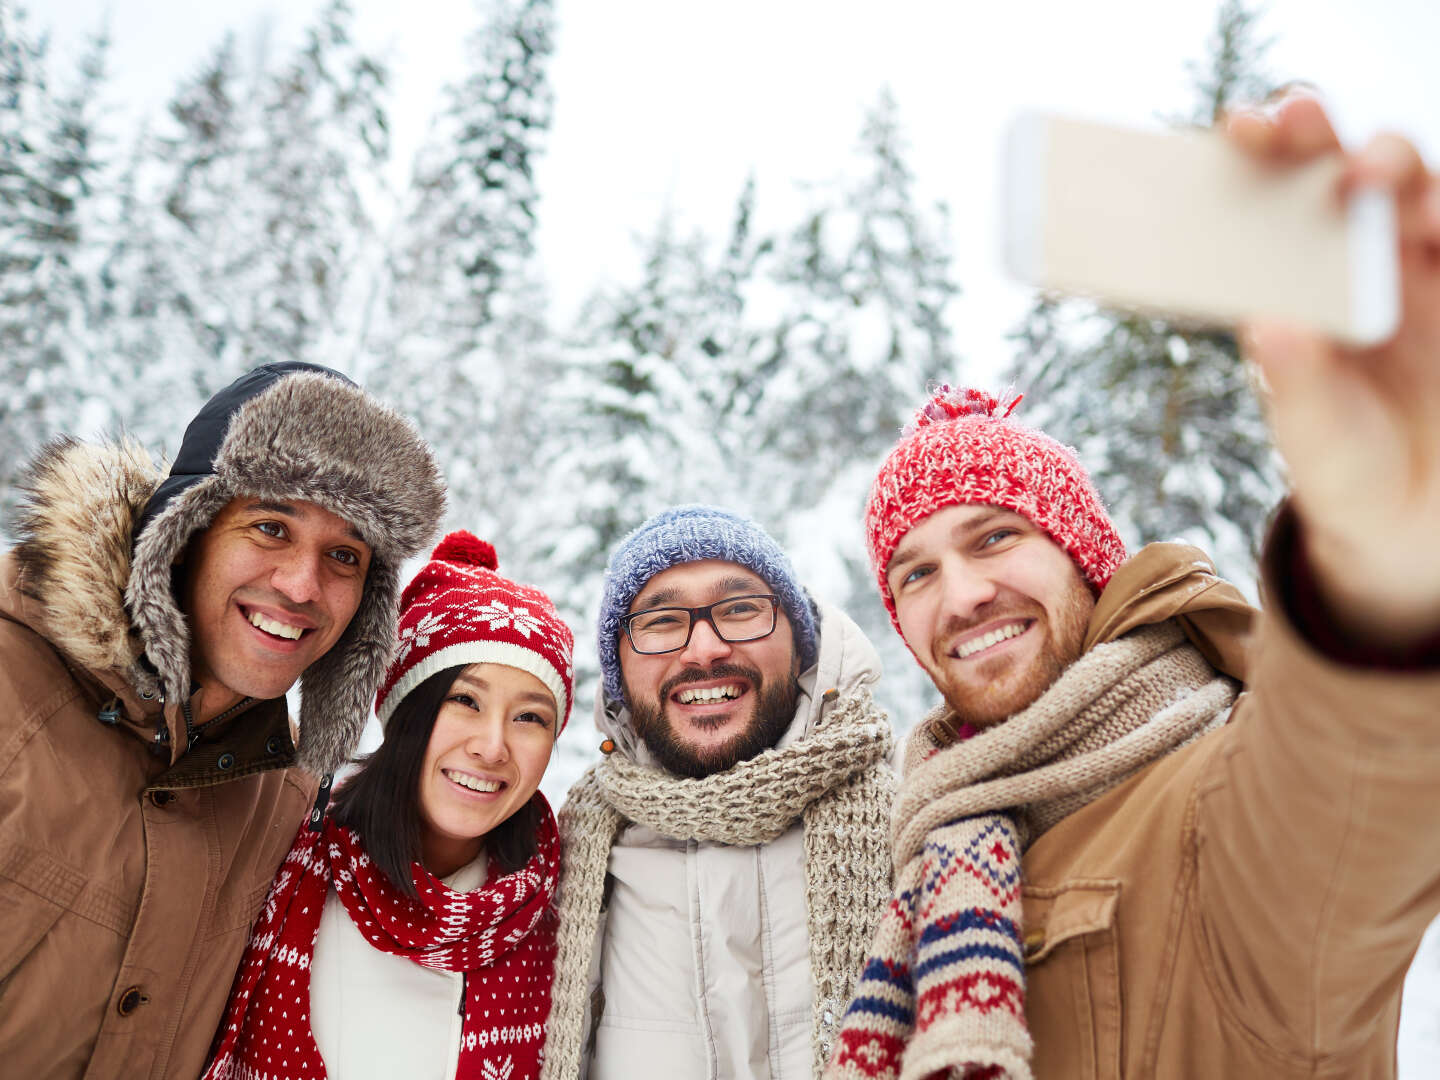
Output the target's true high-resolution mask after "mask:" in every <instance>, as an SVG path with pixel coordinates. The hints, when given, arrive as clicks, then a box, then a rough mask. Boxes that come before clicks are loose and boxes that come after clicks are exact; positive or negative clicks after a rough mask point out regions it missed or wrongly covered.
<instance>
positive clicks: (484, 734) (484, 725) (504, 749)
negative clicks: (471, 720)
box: [465, 713, 510, 765]
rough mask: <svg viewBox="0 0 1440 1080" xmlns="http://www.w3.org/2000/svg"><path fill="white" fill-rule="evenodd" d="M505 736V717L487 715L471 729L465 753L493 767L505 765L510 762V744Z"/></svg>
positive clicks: (496, 714) (466, 741) (495, 714)
mask: <svg viewBox="0 0 1440 1080" xmlns="http://www.w3.org/2000/svg"><path fill="white" fill-rule="evenodd" d="M505 736H506V727H505V717H504V716H502V715H500V714H498V713H491V714H487V715H486V716H484V717H482V718H481V720H480V722H479V723H476V724H474V725H473V726H472V727H471V729H470V733H469V735H468V736H467V737H466V739H465V752H466V753H468V754H469V755H470V756H471V757H474V758H478V759H479V760H481V761H484V762H488V763H490V764H492V765H503V764H504V763H505V762H507V761H509V760H510V744H509V743H508V742H507V741H506V739H505Z"/></svg>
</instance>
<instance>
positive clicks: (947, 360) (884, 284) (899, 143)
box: [754, 90, 959, 729]
mask: <svg viewBox="0 0 1440 1080" xmlns="http://www.w3.org/2000/svg"><path fill="white" fill-rule="evenodd" d="M856 164H857V166H858V167H857V169H856V170H855V172H854V173H853V175H852V176H851V177H849V178H848V179H847V180H845V181H843V182H841V183H839V184H837V185H835V188H834V190H832V191H831V192H829V193H827V195H826V196H825V197H824V198H823V200H822V201H821V203H820V205H818V206H817V207H816V208H815V209H813V210H812V212H811V213H810V214H808V215H807V216H806V217H805V219H804V220H803V221H802V222H801V224H800V225H799V226H798V227H797V228H795V229H794V230H792V232H791V233H790V235H789V236H788V237H787V238H786V239H785V241H784V242H783V243H782V244H781V245H780V248H779V250H778V252H777V258H776V268H775V271H774V274H773V280H774V283H775V285H776V286H777V287H778V288H779V290H780V292H781V299H780V301H779V303H780V309H781V311H782V315H781V317H780V319H779V321H778V324H777V325H776V326H775V327H774V328H773V330H772V331H771V332H770V333H769V334H768V335H767V336H766V338H765V339H764V340H765V341H766V342H767V343H768V348H770V349H771V350H772V351H773V355H771V356H769V357H767V362H768V363H769V364H770V365H771V367H772V368H773V369H774V371H775V374H774V376H773V377H772V378H771V380H770V381H769V382H768V383H767V385H766V386H765V388H764V393H763V394H757V395H756V396H755V402H754V408H755V410H756V418H757V422H758V431H759V433H760V434H759V438H758V440H757V443H756V458H755V460H756V461H757V462H767V463H769V464H766V465H765V466H764V469H763V472H762V471H760V470H757V475H765V476H766V477H767V481H766V483H765V484H764V485H763V488H762V490H763V492H764V502H763V503H762V505H763V506H764V507H765V511H766V513H767V514H768V515H769V516H773V517H774V518H775V519H777V520H781V521H783V522H784V528H783V530H782V535H783V537H784V539H785V541H786V542H787V543H788V545H789V546H790V548H791V550H792V552H793V553H794V555H795V557H796V559H797V562H798V563H799V564H801V565H808V566H809V567H810V568H811V570H810V573H811V577H812V578H813V579H814V580H815V581H816V582H817V584H818V585H819V586H820V587H821V588H823V589H824V590H825V592H826V593H827V595H828V597H829V598H830V599H831V600H832V601H834V602H835V603H837V604H839V605H840V606H841V607H843V608H844V609H845V610H846V611H847V612H849V613H850V614H851V616H852V617H854V618H855V620H856V621H857V622H858V623H859V624H860V626H861V628H862V629H864V630H865V632H866V634H867V635H868V636H869V638H870V640H871V641H872V642H874V643H875V645H876V647H877V648H878V649H879V650H880V653H881V656H882V658H883V659H884V662H885V669H886V678H885V680H884V686H883V691H882V693H883V696H884V703H885V704H887V705H888V706H889V707H890V708H891V709H892V711H893V712H894V720H895V721H896V723H897V725H898V726H899V727H901V728H902V729H904V728H908V727H909V726H910V725H911V724H913V723H914V722H915V721H916V720H918V719H919V717H920V714H921V712H922V711H923V709H924V708H925V707H926V705H927V704H928V703H929V702H931V701H932V700H933V698H934V689H933V687H930V686H929V684H928V682H927V681H926V680H925V678H924V675H923V673H921V672H920V671H919V669H918V668H917V667H916V665H915V663H914V660H913V658H912V657H911V656H910V655H909V653H908V652H907V651H906V649H905V647H904V644H903V643H902V642H901V641H900V639H899V638H898V637H897V636H896V634H895V632H894V630H893V629H892V627H891V626H890V622H889V617H888V616H887V615H886V613H885V610H884V608H883V607H882V605H881V603H880V599H879V596H878V594H877V591H876V587H875V580H874V576H873V574H872V573H871V570H870V566H869V562H868V560H867V558H866V555H865V544H864V529H863V521H862V519H863V512H864V505H865V500H866V497H867V495H868V493H869V488H870V483H871V481H872V480H873V479H874V476H875V471H876V469H877V468H878V466H879V462H880V460H881V459H882V458H883V456H884V455H885V454H886V453H887V452H888V451H889V449H890V447H891V446H892V445H893V444H894V442H895V440H896V439H897V438H898V437H899V435H900V432H901V430H902V428H903V427H904V425H905V424H906V422H907V421H908V420H909V419H910V417H911V415H912V414H913V412H914V410H915V409H916V408H918V407H919V405H920V404H921V402H922V400H923V398H924V395H925V390H926V387H927V386H928V385H929V384H931V383H933V382H936V381H945V380H953V379H954V378H955V377H956V373H957V368H958V365H959V358H958V357H957V355H956V353H955V349H954V346H953V343H952V341H951V336H950V329H949V327H950V312H949V308H950V304H951V303H952V301H953V300H954V299H955V297H956V296H957V295H958V294H959V287H958V285H957V284H956V282H955V280H954V278H953V275H952V271H951V256H950V251H949V244H948V232H949V220H948V215H947V212H946V209H945V207H944V206H943V205H935V206H929V207H926V206H922V205H920V204H919V203H918V202H917V200H916V197H915V195H914V177H913V175H912V174H911V172H910V169H909V166H908V165H907V164H906V162H905V145H904V140H903V137H902V133H901V131H900V126H899V121H898V117H897V109H896V105H895V101H894V99H893V97H892V96H891V95H890V93H889V92H888V90H887V91H885V92H883V93H882V94H881V96H880V98H879V100H878V101H877V102H876V104H875V105H874V107H873V108H872V109H871V110H870V112H869V114H868V115H867V117H866V119H865V123H864V126H863V129H862V133H861V139H860V146H859V150H858V153H857V156H856Z"/></svg>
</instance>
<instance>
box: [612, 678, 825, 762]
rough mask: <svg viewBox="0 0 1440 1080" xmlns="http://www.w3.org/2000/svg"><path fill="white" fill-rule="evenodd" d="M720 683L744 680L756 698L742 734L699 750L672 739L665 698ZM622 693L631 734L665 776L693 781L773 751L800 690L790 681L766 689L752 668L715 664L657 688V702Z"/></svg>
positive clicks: (790, 715)
mask: <svg viewBox="0 0 1440 1080" xmlns="http://www.w3.org/2000/svg"><path fill="white" fill-rule="evenodd" d="M725 678H743V679H747V680H749V682H750V690H751V693H752V694H754V695H755V706H754V709H755V712H754V715H753V716H752V717H751V718H750V723H749V724H747V725H746V727H745V729H744V730H743V731H740V732H738V733H736V735H735V736H734V737H733V738H731V739H730V740H729V741H728V742H726V743H723V744H722V745H720V746H717V747H713V748H711V749H707V750H698V749H696V748H695V747H693V746H690V745H688V744H687V743H685V742H684V741H683V740H682V739H681V738H680V737H679V736H677V735H676V734H675V729H674V728H673V727H672V726H671V725H670V721H669V720H668V719H667V718H666V716H665V708H666V705H667V704H668V703H669V701H670V695H671V694H673V693H674V692H675V690H676V689H677V688H678V687H680V686H683V685H684V684H685V683H692V682H705V681H708V680H711V679H725ZM622 689H624V691H625V704H626V706H627V707H628V708H629V709H630V717H631V720H632V721H633V723H634V725H635V732H636V734H638V735H639V736H640V738H641V739H642V740H644V743H645V745H646V746H647V747H649V749H650V753H651V754H653V755H654V757H655V760H656V762H657V763H659V765H660V767H661V768H663V769H665V770H666V771H667V772H671V773H674V774H675V775H676V776H685V777H690V778H692V779H700V778H701V777H705V776H709V775H711V774H712V773H717V772H724V771H725V770H726V769H728V768H730V767H731V766H732V765H734V764H736V763H737V762H741V761H748V760H750V759H751V758H753V757H754V756H755V755H756V754H758V753H760V751H762V750H768V749H769V748H770V747H772V746H774V745H775V744H776V743H777V742H779V741H780V737H781V736H782V735H784V734H785V729H786V728H788V727H789V726H790V721H791V720H792V719H794V716H795V703H796V700H797V698H798V697H799V687H798V686H797V685H796V683H795V680H794V678H793V676H792V677H791V678H788V679H785V680H784V681H783V682H781V683H778V684H776V685H773V686H767V685H766V684H765V681H764V679H763V678H762V677H761V675H760V672H759V671H758V670H757V669H755V668H752V667H744V666H742V665H740V664H716V665H714V666H713V667H712V668H710V669H709V670H708V671H700V670H698V669H695V670H690V671H685V672H682V673H681V674H679V675H676V676H675V677H674V678H673V679H670V680H669V681H667V682H666V683H665V684H664V685H663V686H661V687H660V696H659V698H658V700H656V701H640V700H638V699H637V698H636V696H635V695H634V694H633V693H631V692H630V687H629V686H628V685H625V684H623V683H622Z"/></svg>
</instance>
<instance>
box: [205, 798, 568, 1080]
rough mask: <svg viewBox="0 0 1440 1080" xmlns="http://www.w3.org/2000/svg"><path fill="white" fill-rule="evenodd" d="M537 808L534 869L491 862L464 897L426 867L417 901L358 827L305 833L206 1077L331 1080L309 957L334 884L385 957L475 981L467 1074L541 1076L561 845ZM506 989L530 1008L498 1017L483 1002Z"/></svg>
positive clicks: (274, 897) (260, 925)
mask: <svg viewBox="0 0 1440 1080" xmlns="http://www.w3.org/2000/svg"><path fill="white" fill-rule="evenodd" d="M535 799H536V800H538V804H539V806H540V808H541V809H542V811H543V812H542V814H541V818H542V821H541V825H540V830H539V835H538V837H537V839H538V841H539V851H538V852H537V853H536V854H535V856H534V857H533V858H532V859H531V860H530V861H529V862H528V863H526V864H525V865H524V866H523V867H521V868H520V869H519V870H516V871H515V872H514V873H511V874H505V875H500V874H499V873H498V872H497V870H498V868H497V867H496V866H495V865H493V863H492V865H491V867H490V872H489V874H488V876H487V879H486V882H485V884H484V885H483V886H481V887H480V888H478V889H476V890H475V891H473V892H469V893H459V892H455V891H454V890H452V889H450V888H448V887H447V886H446V885H445V884H444V883H443V882H441V881H440V880H438V879H437V878H435V877H434V876H433V875H431V874H430V873H429V872H428V871H426V870H425V869H424V867H422V866H421V865H420V864H419V863H415V864H413V867H414V874H415V887H416V890H417V891H418V892H419V899H414V900H412V899H411V898H410V897H408V896H405V895H404V894H403V893H401V892H400V891H399V890H397V889H396V888H395V886H394V885H393V884H391V882H390V880H389V879H388V878H387V877H386V876H385V875H384V874H383V873H382V872H381V871H379V870H378V869H376V868H375V866H374V865H373V864H372V863H371V862H370V858H369V856H368V855H366V854H365V848H364V845H363V844H362V843H361V842H360V838H359V837H358V836H357V835H356V834H355V833H354V832H352V831H351V830H350V829H348V828H346V827H345V826H342V825H337V824H335V823H334V822H333V821H331V820H330V819H329V818H327V819H326V820H325V824H324V827H323V829H322V830H321V831H318V832H316V831H312V830H311V829H310V828H309V826H308V824H307V825H302V826H301V828H300V832H299V835H297V836H296V837H295V844H294V846H293V847H292V848H291V849H290V854H289V855H287V856H286V857H285V862H284V863H283V864H282V866H281V868H280V873H279V874H278V875H276V878H275V883H274V884H273V885H272V886H271V887H270V895H269V897H268V898H267V899H266V901H265V907H264V909H263V910H262V911H261V913H260V917H259V919H258V920H257V921H256V924H255V927H254V929H253V930H252V931H251V934H250V944H249V946H248V947H247V948H246V950H245V959H244V960H243V962H242V963H241V965H240V970H239V972H238V973H237V974H236V976H235V985H234V987H232V988H231V991H230V1001H229V1003H228V1005H227V1006H226V1009H225V1020H224V1022H223V1024H222V1025H221V1028H220V1032H219V1036H218V1040H219V1042H218V1045H217V1047H216V1050H215V1057H214V1060H213V1061H212V1063H211V1065H210V1068H209V1069H208V1070H207V1071H206V1073H205V1080H212V1078H214V1080H222V1078H233V1080H252V1078H257V1077H266V1078H267V1080H322V1078H323V1077H324V1076H325V1063H324V1062H323V1061H322V1060H321V1058H320V1051H319V1048H318V1047H317V1046H316V1045H315V1036H314V1033H313V1032H312V1031H311V1028H310V1019H309V1015H310V958H311V955H312V953H313V952H314V949H315V938H316V935H317V934H318V933H319V930H320V915H321V912H322V911H323V910H324V908H325V900H326V896H327V894H328V893H329V890H330V889H331V888H332V887H333V888H334V889H335V892H336V895H338V896H339V897H340V900H341V902H342V903H343V904H344V905H345V910H346V912H347V913H348V914H349V915H350V918H351V919H352V920H353V921H354V923H355V925H356V926H357V927H358V928H359V929H360V932H361V934H362V935H364V937H365V939H366V940H367V941H369V942H370V944H371V945H373V946H375V948H377V949H380V950H381V951H383V952H387V953H393V954H395V955H397V956H406V957H409V958H410V959H411V960H413V961H415V963H417V964H420V965H422V966H423V967H428V968H434V969H437V970H440V971H463V972H466V973H467V975H468V976H469V977H467V978H466V980H465V995H466V996H465V1023H464V1026H463V1031H462V1037H461V1045H460V1062H459V1067H458V1069H457V1071H456V1076H457V1077H459V1078H462V1080H468V1078H471V1077H474V1078H477V1080H483V1078H487V1077H493V1076H503V1077H506V1078H507V1080H524V1078H527V1077H537V1076H539V1074H540V1066H541V1064H542V1063H543V1061H544V1045H545V1023H546V1020H547V1018H548V1016H549V1013H550V982H551V978H552V974H553V971H554V962H555V909H554V907H553V905H552V900H553V898H554V895H555V884H556V880H557V877H558V868H559V857H560V842H559V836H558V833H557V832H556V828H555V816H554V814H552V813H551V811H550V804H549V803H548V802H546V801H545V797H544V796H543V795H541V794H540V793H539V792H537V793H536V794H535ZM497 986H498V987H501V988H503V989H505V990H507V991H508V990H511V989H513V990H514V991H515V993H514V997H513V999H510V998H507V1000H514V1001H517V1002H520V1003H521V1004H519V1005H517V1006H515V1007H514V1008H513V1010H511V1013H510V1015H506V1016H505V1017H503V1018H499V1019H498V1020H490V1019H488V1018H487V1016H486V1014H485V1012H484V1006H483V1005H482V1003H481V998H480V995H481V993H482V991H483V992H484V994H485V997H486V999H487V1000H488V999H489V998H490V996H491V993H492V992H493V991H495V990H496V987H497ZM277 1013H278V1014H281V1015H285V1016H286V1020H285V1026H284V1028H283V1033H282V1028H281V1026H280V1025H278V1024H274V1023H273V1022H272V1023H267V1022H266V1020H265V1019H264V1018H265V1017H267V1016H273V1015H275V1014H277Z"/></svg>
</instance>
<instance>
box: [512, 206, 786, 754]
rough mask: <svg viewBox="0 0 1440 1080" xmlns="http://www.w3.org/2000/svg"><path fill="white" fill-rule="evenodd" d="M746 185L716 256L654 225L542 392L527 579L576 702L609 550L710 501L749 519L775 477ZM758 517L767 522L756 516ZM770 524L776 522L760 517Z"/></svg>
mask: <svg viewBox="0 0 1440 1080" xmlns="http://www.w3.org/2000/svg"><path fill="white" fill-rule="evenodd" d="M754 197H755V190H754V184H753V183H747V184H746V186H745V189H744V191H743V192H742V194H741V196H740V199H739V203H738V205H737V209H736V215H735V222H734V225H733V227H732V229H731V231H730V236H729V239H728V241H727V243H726V245H725V247H724V248H723V250H722V251H721V252H720V253H719V254H712V253H711V250H710V246H709V245H708V244H707V242H706V239H705V237H704V236H703V235H700V234H692V235H690V236H688V237H686V238H678V237H677V236H676V235H675V232H676V230H675V228H674V225H673V223H672V221H671V220H670V218H669V217H668V216H667V217H664V218H662V219H661V221H660V223H659V225H658V227H657V228H656V230H655V232H654V234H653V235H652V236H651V237H650V238H649V239H648V241H647V242H646V248H645V251H644V259H643V269H642V273H641V279H640V281H639V282H637V283H636V284H635V285H632V286H611V287H607V288H604V289H601V290H600V291H599V292H598V293H597V294H596V295H595V296H593V297H592V298H591V299H590V301H589V303H587V305H586V306H585V309H584V310H583V312H582V314H581V317H580V319H579V321H578V325H577V327H576V328H575V330H574V332H573V334H572V343H571V344H570V345H569V346H567V347H566V348H565V349H564V351H563V353H562V359H563V362H564V364H563V369H562V374H561V377H560V378H559V379H558V380H557V381H556V382H555V384H554V386H553V388H552V390H551V392H550V394H549V395H548V396H547V402H548V406H549V407H548V409H547V421H548V425H549V426H550V427H552V428H554V429H556V430H563V431H564V432H565V433H566V434H565V437H564V438H556V439H544V438H542V439H541V440H540V441H539V442H538V444H537V449H538V451H539V454H538V456H537V458H536V460H535V462H534V464H533V465H532V466H531V468H532V469H533V470H534V473H535V475H536V477H537V479H539V481H540V483H539V485H538V487H537V489H536V491H535V494H534V496H533V511H534V513H535V515H536V517H535V520H536V523H537V527H536V528H535V529H534V533H533V535H534V539H533V545H534V552H535V560H536V573H535V579H536V580H537V581H543V582H545V583H546V587H547V588H548V589H550V590H552V595H555V596H556V599H557V603H559V604H560V606H561V607H562V609H564V610H568V611H572V612H575V613H578V614H581V615H583V618H581V619H580V621H578V622H577V623H576V624H575V626H576V642H577V643H576V651H575V658H576V694H577V698H576V700H577V701H581V702H588V701H590V700H591V699H592V698H593V695H594V692H595V686H596V683H597V682H598V678H599V669H598V667H597V663H596V653H595V643H594V637H593V625H592V624H591V623H590V621H589V620H590V617H591V616H592V615H593V612H594V610H595V605H596V604H597V602H598V600H599V597H600V595H601V591H602V586H603V576H604V569H605V564H606V562H607V561H608V559H609V557H610V554H611V552H612V551H613V549H614V547H615V545H616V543H617V542H618V541H619V540H620V539H621V538H622V537H623V536H624V535H625V534H626V533H627V532H628V531H629V530H631V529H633V528H634V527H635V526H637V525H639V524H640V523H641V522H642V521H644V520H645V519H646V518H647V517H649V516H650V515H651V514H653V513H655V512H656V511H658V510H660V509H663V508H664V507H667V506H671V505H674V504H677V503H684V502H707V503H715V504H718V505H722V506H728V507H731V508H733V509H736V510H739V511H741V512H744V513H751V514H757V513H758V500H759V492H760V491H761V490H763V488H764V487H765V485H766V484H767V483H769V481H770V480H771V478H772V477H771V474H770V473H768V472H766V471H762V470H761V469H759V468H758V466H759V464H760V459H759V458H758V457H757V455H756V454H755V444H756V441H757V439H756V432H755V427H754V424H753V419H752V418H751V416H750V415H749V414H750V412H751V411H752V406H753V399H754V397H755V396H756V395H758V394H760V393H762V392H763V390H764V378H765V377H768V376H764V377H762V376H760V375H759V374H754V375H753V377H750V378H747V376H746V372H745V365H746V364H748V363H750V361H751V357H752V349H751V347H750V343H751V342H752V341H753V339H754V332H753V330H752V329H751V327H750V326H749V325H748V324H747V322H746V319H745V316H746V314H747V312H746V300H745V297H746V293H747V291H748V290H749V289H750V288H751V287H752V286H753V285H754V271H755V267H756V265H757V262H758V261H760V260H761V259H763V257H764V255H765V254H766V253H768V251H769V242H768V241H767V240H765V239H763V238H762V239H756V238H755V237H754V236H753V235H752V229H751V214H752V211H753V206H754ZM762 520H764V519H763V518H762ZM764 524H766V525H767V526H768V527H770V528H772V529H777V531H778V526H779V525H780V523H779V522H777V521H774V520H766V521H764ZM576 719H577V721H578V723H579V727H580V731H579V732H578V733H577V738H576V739H574V740H569V739H568V737H567V744H568V745H567V746H562V747H561V748H560V749H559V750H558V751H557V753H559V755H560V758H561V759H562V765H561V768H562V769H563V770H569V773H568V774H569V775H575V774H577V773H578V771H579V769H580V768H582V767H583V766H584V765H585V764H587V763H588V762H589V760H590V759H591V758H593V756H594V755H595V746H596V742H597V740H596V739H595V738H593V737H591V736H592V735H593V732H592V731H591V730H590V720H589V718H588V717H586V716H585V715H583V714H577V717H576Z"/></svg>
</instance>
